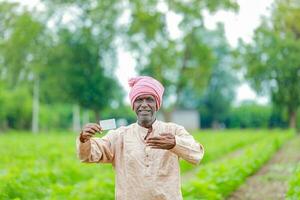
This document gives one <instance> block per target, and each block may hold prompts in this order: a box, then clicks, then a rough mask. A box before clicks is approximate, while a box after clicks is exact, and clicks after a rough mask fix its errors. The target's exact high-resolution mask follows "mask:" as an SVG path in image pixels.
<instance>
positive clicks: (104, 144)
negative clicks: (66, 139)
mask: <svg viewBox="0 0 300 200" xmlns="http://www.w3.org/2000/svg"><path fill="white" fill-rule="evenodd" d="M116 134H117V132H115V131H111V132H108V133H107V135H105V136H104V137H102V138H91V139H90V140H89V141H87V142H85V143H82V142H81V141H80V140H79V137H78V138H77V140H76V146H77V155H78V158H79V159H80V161H81V162H88V163H95V162H102V163H113V161H114V153H115V143H116V139H117V137H116Z"/></svg>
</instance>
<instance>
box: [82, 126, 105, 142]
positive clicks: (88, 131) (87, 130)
mask: <svg viewBox="0 0 300 200" xmlns="http://www.w3.org/2000/svg"><path fill="white" fill-rule="evenodd" d="M97 132H102V128H101V126H100V125H99V124H96V123H88V124H86V125H85V126H84V127H83V129H82V131H81V132H80V138H79V139H80V141H81V142H86V141H88V140H89V139H91V137H94V136H95V134H96V133H97Z"/></svg>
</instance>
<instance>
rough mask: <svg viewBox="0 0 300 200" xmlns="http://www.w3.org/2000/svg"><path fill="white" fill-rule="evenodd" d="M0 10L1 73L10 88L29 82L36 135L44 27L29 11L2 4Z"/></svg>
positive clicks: (44, 36)
mask: <svg viewBox="0 0 300 200" xmlns="http://www.w3.org/2000/svg"><path fill="white" fill-rule="evenodd" d="M1 9H3V10H4V11H5V12H6V13H4V14H2V15H3V18H2V20H3V21H2V22H1V25H3V27H4V28H3V29H2V30H1V34H2V35H3V36H4V39H3V40H2V41H1V44H0V51H1V56H2V60H1V61H2V63H1V64H2V70H4V71H5V72H6V75H5V76H6V77H5V78H6V80H7V82H8V85H9V86H10V87H15V86H17V85H18V84H21V83H24V82H28V81H30V79H32V80H33V93H32V94H33V106H32V109H33V111H32V131H33V132H38V113H39V82H40V71H41V70H42V68H43V67H44V64H45V58H46V55H45V54H44V53H45V51H43V49H45V46H46V44H47V43H46V42H45V41H48V39H46V38H47V36H48V35H47V34H46V32H45V30H46V28H45V26H44V25H43V24H42V23H41V22H39V21H38V20H35V19H34V17H33V15H32V14H31V13H30V11H28V10H25V9H20V7H18V5H17V4H9V3H4V4H2V5H1ZM18 9H19V10H18ZM20 10H21V11H20ZM15 13H17V14H15Z"/></svg>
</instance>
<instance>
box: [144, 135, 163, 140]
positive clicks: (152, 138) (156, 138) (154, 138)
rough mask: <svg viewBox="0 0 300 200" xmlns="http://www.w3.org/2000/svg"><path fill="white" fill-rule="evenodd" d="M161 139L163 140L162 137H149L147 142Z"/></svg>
mask: <svg viewBox="0 0 300 200" xmlns="http://www.w3.org/2000/svg"><path fill="white" fill-rule="evenodd" d="M161 139H163V138H162V137H157V136H156V137H150V138H148V139H147V140H150V141H152V140H153V141H154V140H161Z"/></svg>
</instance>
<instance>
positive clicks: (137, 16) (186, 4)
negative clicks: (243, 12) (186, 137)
mask: <svg viewBox="0 0 300 200" xmlns="http://www.w3.org/2000/svg"><path fill="white" fill-rule="evenodd" d="M236 8H237V4H236V3H235V2H234V1H218V2H216V1H214V2H212V1H201V2H199V1H143V2H142V1H137V0H131V1H129V5H128V9H129V10H130V14H131V18H130V24H129V27H128V28H127V29H126V31H127V34H128V36H129V37H128V41H129V48H130V50H131V51H132V52H133V54H134V55H135V56H136V59H137V70H138V72H139V73H140V74H144V75H151V76H154V77H155V78H157V79H158V80H159V81H161V82H162V84H163V85H164V86H165V95H164V97H165V101H164V107H163V110H162V111H163V114H164V116H165V118H166V120H167V121H168V120H169V117H168V116H170V115H169V114H170V113H171V112H172V111H173V110H174V109H176V107H178V105H179V99H180V96H182V95H183V93H184V90H185V89H186V87H190V88H193V90H194V92H196V93H201V91H203V89H204V88H205V86H206V84H207V81H208V77H209V76H210V73H211V66H212V65H213V60H214V57H213V55H212V50H211V48H210V46H209V45H207V44H206V43H205V41H204V39H203V35H204V31H205V27H204V22H203V16H202V11H203V10H205V9H207V10H209V11H210V12H215V11H217V10H219V9H236ZM170 15H177V16H178V17H179V18H180V21H179V28H180V31H181V36H180V37H177V38H174V37H172V35H171V33H170V32H169V30H168V22H167V18H168V17H169V16H170Z"/></svg>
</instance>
